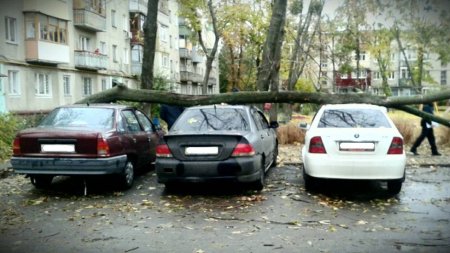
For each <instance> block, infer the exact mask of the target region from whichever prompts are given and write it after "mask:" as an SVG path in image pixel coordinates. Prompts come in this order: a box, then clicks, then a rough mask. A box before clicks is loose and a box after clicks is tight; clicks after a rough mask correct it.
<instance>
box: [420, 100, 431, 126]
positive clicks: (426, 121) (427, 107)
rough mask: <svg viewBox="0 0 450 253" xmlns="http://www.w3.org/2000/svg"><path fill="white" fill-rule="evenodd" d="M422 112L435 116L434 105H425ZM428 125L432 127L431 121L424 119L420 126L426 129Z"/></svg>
mask: <svg viewBox="0 0 450 253" xmlns="http://www.w3.org/2000/svg"><path fill="white" fill-rule="evenodd" d="M422 111H424V112H426V113H429V114H434V108H433V104H425V105H424V106H423V109H422ZM427 123H428V125H431V120H426V119H424V118H422V120H421V121H420V126H421V127H423V128H425V127H426V124H427Z"/></svg>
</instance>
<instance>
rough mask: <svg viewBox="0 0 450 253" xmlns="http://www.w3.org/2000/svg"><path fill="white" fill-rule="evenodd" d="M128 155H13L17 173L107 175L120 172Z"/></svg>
mask: <svg viewBox="0 0 450 253" xmlns="http://www.w3.org/2000/svg"><path fill="white" fill-rule="evenodd" d="M126 161H127V156H126V155H122V156H115V157H107V158H35V157H33V158H31V157H12V158H11V165H12V167H13V169H14V172H15V173H20V174H49V175H105V174H115V173H120V172H121V171H122V170H123V168H124V167H125V164H126Z"/></svg>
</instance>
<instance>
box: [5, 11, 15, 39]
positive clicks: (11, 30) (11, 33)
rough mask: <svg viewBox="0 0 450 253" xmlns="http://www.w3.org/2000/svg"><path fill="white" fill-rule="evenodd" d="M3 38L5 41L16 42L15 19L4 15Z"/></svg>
mask: <svg viewBox="0 0 450 253" xmlns="http://www.w3.org/2000/svg"><path fill="white" fill-rule="evenodd" d="M5 38H6V41H7V42H12V43H17V19H15V18H12V17H5Z"/></svg>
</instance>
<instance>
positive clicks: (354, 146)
mask: <svg viewBox="0 0 450 253" xmlns="http://www.w3.org/2000/svg"><path fill="white" fill-rule="evenodd" d="M339 150H341V151H374V150H375V143H373V142H341V143H339Z"/></svg>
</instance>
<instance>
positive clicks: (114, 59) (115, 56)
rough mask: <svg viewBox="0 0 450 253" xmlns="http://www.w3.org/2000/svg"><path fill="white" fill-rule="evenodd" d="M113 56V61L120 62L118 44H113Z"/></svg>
mask: <svg viewBox="0 0 450 253" xmlns="http://www.w3.org/2000/svg"><path fill="white" fill-rule="evenodd" d="M112 58H113V62H118V60H117V45H112Z"/></svg>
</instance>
